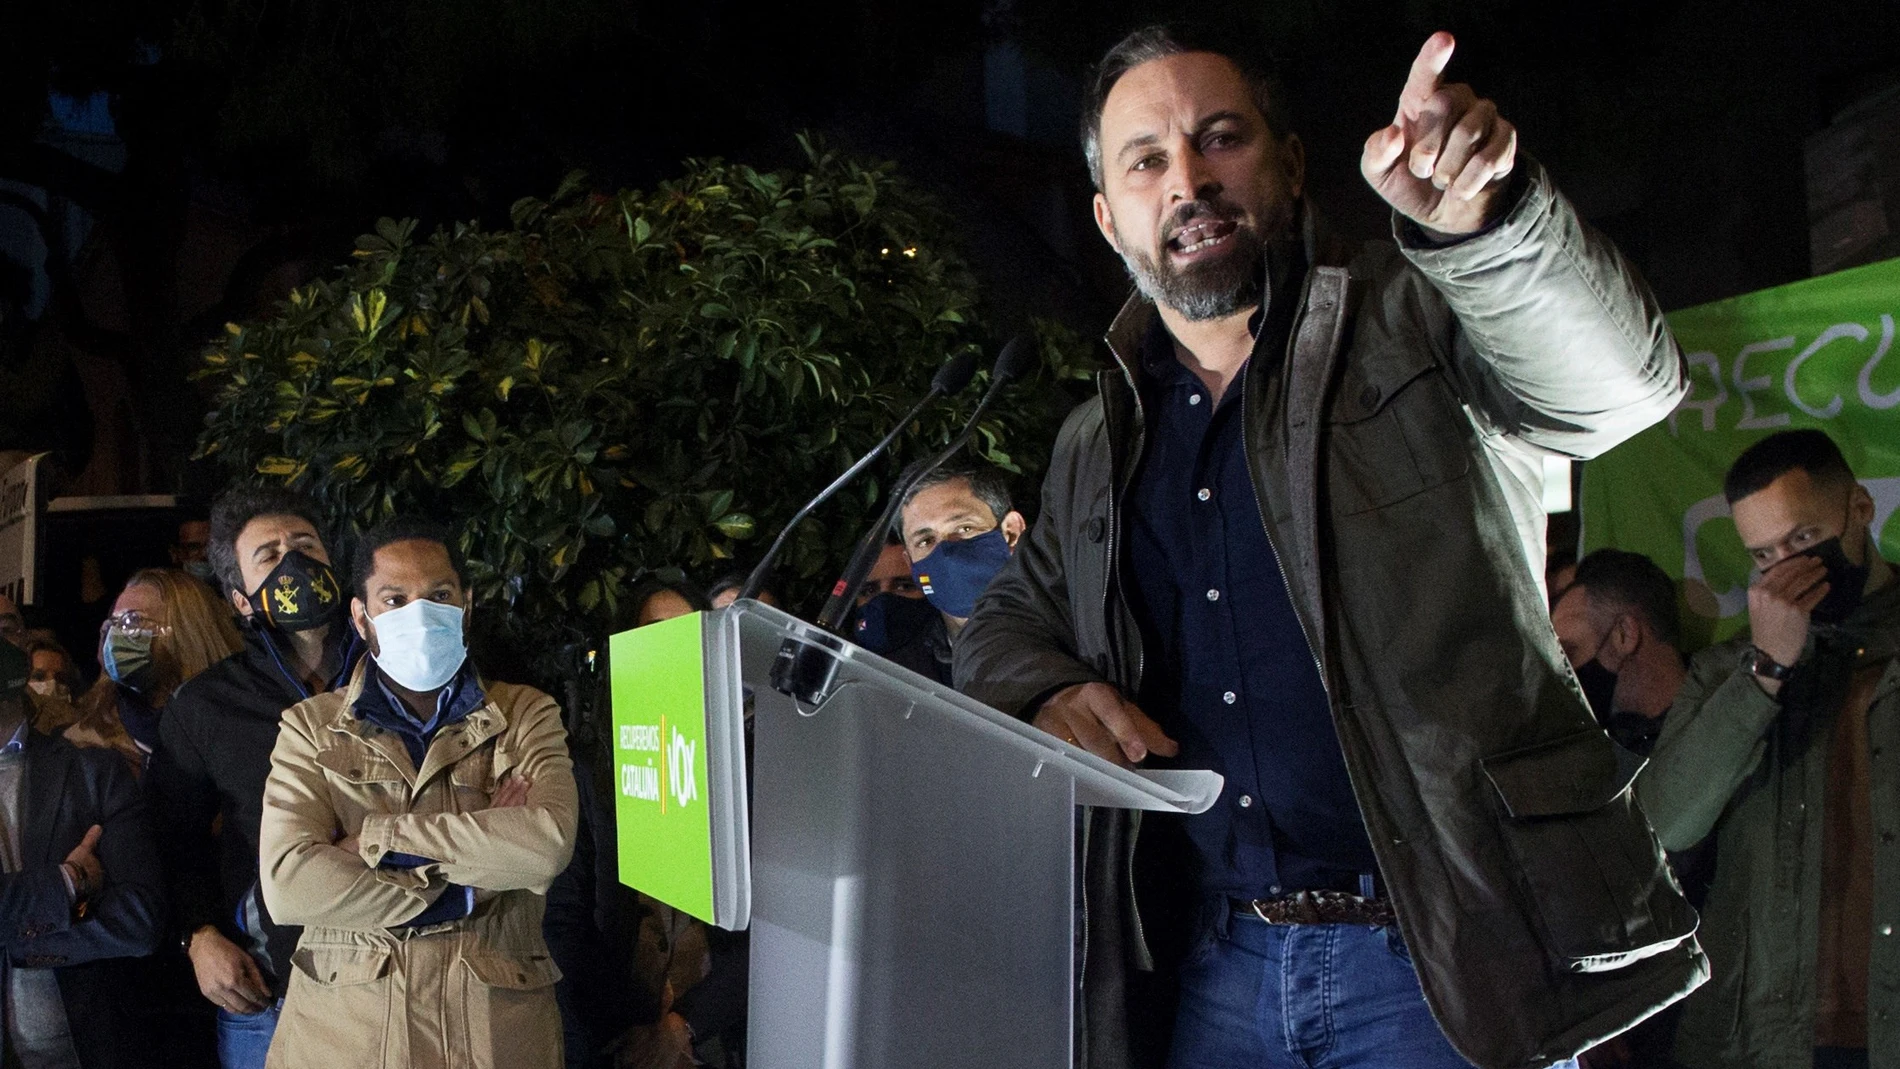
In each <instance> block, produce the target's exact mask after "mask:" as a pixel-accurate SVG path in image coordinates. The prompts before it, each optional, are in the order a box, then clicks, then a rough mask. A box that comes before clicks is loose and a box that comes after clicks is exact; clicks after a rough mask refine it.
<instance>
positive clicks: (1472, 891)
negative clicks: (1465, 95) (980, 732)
mask: <svg viewBox="0 0 1900 1069" xmlns="http://www.w3.org/2000/svg"><path fill="white" fill-rule="evenodd" d="M1519 167H1520V169H1521V171H1520V174H1521V177H1520V179H1519V181H1520V182H1521V188H1522V190H1523V192H1522V195H1521V196H1520V197H1519V199H1518V200H1517V202H1516V203H1515V205H1514V206H1513V207H1512V208H1511V209H1510V211H1509V212H1508V213H1506V215H1505V216H1504V217H1503V218H1502V219H1501V220H1500V221H1499V223H1498V225H1497V226H1496V227H1495V228H1494V229H1492V230H1490V231H1488V232H1486V233H1484V234H1481V235H1478V236H1475V237H1472V238H1470V239H1469V240H1467V241H1463V242H1460V243H1458V244H1455V245H1451V246H1447V247H1442V248H1429V247H1426V246H1424V245H1422V244H1421V243H1420V242H1419V241H1417V240H1414V239H1415V238H1416V235H1413V234H1411V233H1410V232H1409V231H1408V230H1407V229H1406V227H1405V226H1403V225H1402V226H1400V227H1399V236H1400V237H1401V239H1404V240H1406V245H1405V247H1404V248H1403V251H1402V252H1401V250H1399V249H1395V248H1393V247H1392V246H1391V245H1385V244H1378V245H1369V246H1366V247H1364V248H1362V249H1360V250H1358V251H1357V252H1354V251H1352V250H1346V249H1334V248H1328V247H1325V246H1323V245H1322V243H1321V242H1320V240H1319V238H1318V236H1317V235H1316V234H1313V233H1310V232H1309V234H1308V235H1307V241H1308V252H1307V262H1308V263H1311V264H1313V265H1314V266H1313V268H1312V270H1311V271H1309V273H1308V275H1307V279H1306V283H1305V287H1304V292H1303V293H1302V295H1301V298H1300V301H1299V304H1298V306H1297V311H1296V313H1295V320H1294V327H1293V330H1292V339H1291V341H1290V343H1289V344H1288V346H1287V347H1286V350H1285V351H1284V352H1256V353H1255V354H1254V357H1253V359H1252V360H1250V362H1249V366H1248V368H1247V370H1246V372H1245V373H1244V375H1243V377H1242V380H1241V382H1240V389H1241V390H1242V395H1241V402H1242V404H1243V405H1244V406H1245V407H1244V409H1243V414H1244V419H1245V426H1246V430H1245V434H1246V438H1247V449H1248V454H1249V466H1250V474H1251V476H1252V479H1253V484H1254V488H1255V492H1256V496H1257V497H1258V504H1259V506H1260V511H1261V520H1262V522H1263V523H1264V524H1265V525H1266V527H1267V533H1268V536H1269V537H1270V538H1271V539H1272V541H1273V545H1274V547H1275V549H1276V552H1277V553H1278V554H1279V556H1280V563H1281V567H1282V570H1283V573H1284V576H1285V579H1286V583H1287V589H1288V593H1289V595H1290V596H1291V597H1292V599H1293V604H1294V608H1295V610H1296V611H1297V612H1298V614H1299V616H1300V620H1301V625H1302V628H1303V630H1304V631H1305V632H1306V634H1307V635H1308V639H1309V642H1310V644H1311V646H1312V648H1313V650H1314V653H1315V656H1316V658H1317V660H1318V666H1319V668H1320V676H1321V679H1322V680H1323V681H1324V682H1325V684H1326V686H1327V692H1328V694H1329V696H1330V697H1331V699H1332V706H1333V720H1334V725H1335V728H1336V730H1337V731H1338V734H1339V741H1340V747H1341V751H1342V753H1343V754H1344V756H1345V758H1346V766H1347V769H1348V771H1349V772H1350V774H1351V776H1352V782H1353V789H1354V794H1355V796H1356V798H1357V800H1358V802H1359V807H1360V810H1361V815H1362V816H1363V817H1364V818H1365V821H1366V828H1367V830H1368V831H1369V832H1370V833H1371V839H1372V845H1373V849H1374V853H1375V854H1376V856H1377V858H1378V862H1379V869H1380V871H1381V872H1382V873H1383V874H1384V876H1385V878H1386V884H1387V887H1388V889H1389V894H1390V896H1391V899H1392V903H1393V906H1394V908H1395V910H1396V912H1397V914H1398V925H1399V928H1400V929H1401V930H1402V931H1403V934H1404V937H1405V942H1406V945H1407V946H1408V947H1410V948H1411V951H1412V957H1413V960H1414V962H1415V963H1416V966H1417V969H1418V974H1419V980H1420V983H1421V985H1422V987H1423V989H1424V994H1425V999H1426V1001H1427V1002H1428V1003H1429V1004H1430V1006H1431V1009H1432V1012H1433V1013H1434V1015H1435V1016H1436V1018H1437V1020H1438V1023H1439V1025H1440V1026H1441V1027H1442V1028H1443V1030H1444V1032H1445V1034H1446V1036H1447V1037H1448V1038H1449V1039H1450V1040H1451V1042H1452V1044H1453V1045H1454V1046H1455V1047H1457V1049H1458V1050H1459V1052H1460V1053H1461V1054H1463V1055H1464V1056H1465V1057H1466V1058H1468V1059H1470V1060H1471V1061H1472V1062H1474V1063H1475V1064H1477V1065H1480V1066H1484V1067H1486V1069H1518V1067H1529V1066H1544V1065H1549V1064H1550V1063H1551V1062H1553V1061H1555V1060H1558V1059H1561V1058H1566V1057H1569V1056H1571V1055H1573V1054H1575V1053H1577V1052H1578V1051H1580V1050H1582V1049H1585V1048H1587V1047H1589V1046H1591V1045H1593V1044H1595V1043H1597V1042H1599V1041H1601V1040H1602V1039H1604V1038H1605V1037H1608V1036H1611V1035H1615V1034H1617V1033H1619V1032H1621V1031H1623V1030H1625V1029H1627V1028H1628V1027H1630V1026H1631V1025H1632V1024H1634V1023H1636V1022H1637V1021H1639V1020H1641V1019H1643V1018H1644V1017H1646V1016H1648V1015H1649V1014H1651V1013H1653V1012H1654V1011H1655V1010H1657V1009H1659V1008H1661V1007H1662V1006H1664V1005H1667V1004H1668V1003H1670V1002H1672V1001H1674V1000H1676V999H1679V998H1681V997H1682V996H1683V995H1685V994H1687V993H1688V992H1689V991H1690V990H1691V989H1693V988H1694V987H1695V986H1696V985H1698V984H1700V983H1702V982H1703V981H1704V980H1705V979H1707V976H1708V966H1707V962H1706V960H1705V959H1704V958H1703V956H1702V952H1701V950H1700V948H1699V947H1698V946H1697V944H1696V942H1695V940H1694V938H1693V932H1694V930H1695V924H1696V917H1695V914H1694V912H1693V911H1691V910H1690V909H1689V907H1688V905H1687V903H1686V902H1684V901H1683V899H1682V897H1681V894H1680V892H1679V891H1678V890H1677V888H1676V886H1675V882H1674V880H1673V878H1672V877H1671V876H1670V874H1669V871H1668V869H1667V867H1666V865H1665V864H1664V860H1663V855H1662V850H1661V848H1660V846H1659V845H1658V844H1657V842H1656V839H1655V836H1654V835H1652V834H1651V832H1650V830H1649V825H1648V822H1647V821H1646V820H1645V818H1644V817H1643V814H1642V812H1641V811H1640V810H1639V809H1637V808H1636V806H1635V804H1634V802H1633V801H1632V797H1631V794H1632V792H1631V790H1630V784H1631V781H1632V780H1633V779H1634V777H1635V773H1636V768H1637V765H1638V762H1636V761H1634V760H1626V759H1625V758H1626V756H1627V755H1625V754H1624V753H1623V751H1620V750H1619V749H1618V748H1617V747H1616V746H1615V745H1613V744H1612V743H1611V742H1610V740H1609V738H1608V737H1607V736H1606V735H1605V734H1604V733H1603V730H1602V729H1601V728H1600V727H1598V726H1597V724H1596V722H1595V718H1594V717H1593V716H1592V715H1591V714H1590V712H1589V710H1588V709H1587V708H1586V706H1585V704H1584V701H1583V697H1582V694H1581V692H1580V690H1579V689H1578V686H1577V683H1576V681H1575V678H1574V676H1573V674H1572V673H1571V672H1570V671H1569V669H1568V667H1567V664H1566V662H1565V659H1564V656H1563V653H1562V651H1561V650H1560V649H1559V648H1558V646H1557V641H1556V636H1555V635H1554V634H1553V633H1552V632H1551V630H1550V624H1549V616H1548V608H1547V603H1546V601H1545V599H1544V594H1543V591H1542V590H1541V589H1540V586H1539V584H1538V582H1537V578H1536V577H1537V575H1538V574H1540V573H1541V571H1542V559H1541V558H1542V529H1543V514H1542V510H1541V508H1540V507H1539V506H1538V494H1537V491H1538V490H1539V489H1540V488H1541V487H1540V484H1541V477H1539V476H1536V475H1534V474H1532V473H1533V472H1536V471H1539V470H1541V458H1542V456H1543V455H1545V454H1550V453H1556V454H1560V455H1568V456H1572V457H1579V458H1582V457H1589V456H1594V455H1596V454H1597V453H1600V452H1602V451H1603V450H1605V449H1608V448H1609V447H1611V446H1612V445H1615V444H1616V443H1617V442H1619V441H1622V440H1623V439H1625V438H1627V437H1629V436H1630V435H1632V434H1634V433H1636V432H1637V431H1639V430H1641V429H1642V428H1644V427H1646V426H1648V425H1649V424H1651V423H1653V422H1655V421H1656V420H1658V419H1660V418H1661V417H1662V416H1664V415H1666V414H1667V413H1668V412H1669V410H1670V409H1671V408H1672V407H1673V406H1674V405H1675V403H1676V401H1677V400H1678V399H1680V398H1681V397H1682V395H1683V392H1684V388H1685V386H1684V379H1683V373H1682V361H1681V357H1680V354H1679V353H1678V352H1677V349H1676V346H1675V343H1674V341H1673V339H1671V338H1670V336H1669V332H1668V328H1667V326H1666V325H1665V324H1664V322H1663V319H1662V315H1661V313H1660V312H1659V311H1658V310H1657V308H1656V306H1655V303H1654V300H1653V298H1651V297H1650V295H1649V293H1648V291H1647V290H1646V289H1645V288H1644V287H1643V285H1642V284H1641V282H1640V281H1638V280H1637V279H1636V277H1635V276H1634V274H1633V273H1632V272H1631V271H1629V270H1628V268H1627V267H1626V266H1625V265H1624V263H1623V261H1622V259H1621V257H1620V256H1619V255H1618V254H1617V252H1616V251H1615V249H1614V248H1612V247H1611V246H1610V245H1609V244H1608V242H1606V241H1604V240H1603V238H1602V237H1601V236H1599V235H1597V234H1596V233H1595V232H1593V231H1591V230H1589V229H1588V228H1587V227H1585V226H1584V225H1583V224H1582V222H1581V221H1580V220H1579V219H1578V218H1577V216H1576V214H1575V212H1574V211H1573V210H1572V209H1571V207H1570V205H1569V204H1568V202H1566V201H1565V200H1564V199H1563V198H1562V197H1561V196H1560V195H1558V193H1557V191H1556V190H1555V189H1554V188H1553V187H1552V186H1551V185H1550V182H1549V179H1548V178H1547V177H1546V176H1545V175H1544V173H1543V171H1542V169H1541V168H1539V167H1537V166H1536V165H1535V164H1534V163H1532V162H1531V161H1529V160H1520V161H1519ZM1309 218H1310V216H1309ZM1155 314H1156V313H1155V310H1154V308H1153V306H1152V305H1150V304H1148V303H1147V302H1146V301H1143V300H1141V299H1140V298H1136V299H1133V300H1131V301H1130V302H1129V305H1128V307H1127V308H1126V309H1125V310H1124V312H1123V314H1122V315H1121V317H1120V318H1118V319H1117V321H1116V323H1115V325H1114V326H1113V327H1112V328H1111V331H1110V337H1109V343H1110V348H1111V350H1113V351H1114V352H1115V353H1116V354H1117V357H1118V359H1119V360H1120V362H1121V367H1120V368H1119V369H1117V370H1113V371H1108V372H1105V373H1103V374H1102V375H1101V376H1100V379H1099V386H1100V388H1101V398H1100V400H1098V401H1094V402H1091V403H1089V404H1087V405H1085V406H1083V407H1082V408H1080V409H1078V410H1077V411H1076V413H1075V414H1074V415H1072V416H1071V417H1070V419H1069V421H1068V423H1067V424H1066V425H1065V426H1064V427H1063V430H1062V433H1061V435H1060V436H1059V437H1058V438H1057V440H1056V446H1055V451H1054V456H1053V459H1052V461H1051V463H1050V466H1049V473H1048V475H1047V477H1046V478H1045V479H1044V481H1043V490H1042V511H1041V515H1040V516H1039V517H1038V518H1037V521H1036V525H1035V527H1034V528H1033V529H1031V531H1030V532H1029V533H1028V534H1027V535H1025V536H1024V537H1023V539H1022V540H1021V542H1020V543H1019V544H1018V545H1017V549H1016V553H1015V555H1013V556H1012V557H1011V558H1010V561H1009V564H1008V565H1007V566H1006V567H1004V569H1003V572H1002V574H1001V575H1000V576H998V577H997V579H996V580H995V582H993V583H991V584H990V586H989V589H988V590H987V591H986V592H985V593H984V594H983V596H982V597H981V598H980V599H979V600H978V601H977V605H976V612H975V614H974V615H973V616H972V617H971V620H970V622H969V624H968V625H967V626H966V627H965V629H964V631H963V634H962V635H961V637H960V638H959V639H958V642H957V650H956V675H957V681H958V683H959V684H960V685H961V686H960V689H961V690H963V692H964V693H966V694H968V695H970V696H971V697H974V698H976V699H978V700H979V701H983V702H985V703H987V704H989V705H991V706H994V707H996V708H998V709H1005V710H1009V711H1011V712H1016V713H1019V714H1021V715H1024V716H1030V715H1033V714H1034V712H1035V710H1036V707H1037V705H1038V704H1039V702H1040V700H1041V699H1042V698H1044V697H1046V696H1047V695H1049V694H1052V693H1054V692H1055V691H1056V690H1058V689H1060V688H1061V687H1063V686H1065V685H1069V684H1074V683H1083V682H1091V681H1096V682H1105V683H1109V684H1112V685H1115V686H1117V687H1119V688H1121V690H1122V691H1123V692H1124V693H1126V694H1130V695H1133V694H1138V693H1140V690H1141V676H1142V669H1143V653H1142V642H1141V635H1140V632H1139V629H1138V628H1137V627H1136V626H1135V620H1134V617H1133V614H1132V613H1131V612H1130V611H1129V610H1128V608H1127V606H1126V600H1125V597H1124V596H1123V595H1122V590H1123V589H1124V584H1123V583H1122V581H1121V579H1120V578H1119V577H1118V576H1117V574H1116V573H1117V568H1118V566H1119V565H1120V564H1121V559H1120V557H1119V556H1118V555H1117V549H1116V544H1117V542H1118V540H1119V535H1120V531H1119V513H1120V511H1121V507H1122V500H1121V496H1122V494H1123V493H1124V492H1125V490H1126V487H1127V484H1128V479H1129V478H1130V475H1131V473H1132V472H1133V471H1134V470H1135V468H1136V467H1137V466H1138V465H1139V462H1140V453H1141V448H1142V436H1143V431H1144V427H1145V420H1144V419H1143V417H1142V413H1141V410H1140V401H1139V394H1138V392H1137V389H1136V383H1137V377H1138V376H1139V375H1140V373H1141V369H1140V367H1139V365H1138V362H1136V361H1133V360H1131V359H1130V357H1131V356H1132V354H1133V353H1134V352H1135V345H1136V343H1137V341H1138V339H1140V338H1141V337H1142V336H1143V335H1144V334H1145V333H1146V331H1147V329H1148V327H1149V324H1150V323H1151V322H1152V321H1153V318H1154V316H1155ZM1263 337H1264V334H1263ZM1137 816H1138V814H1137ZM1135 826H1138V825H1133V821H1132V820H1131V819H1128V818H1126V817H1124V816H1123V815H1121V814H1117V813H1115V812H1112V811H1111V812H1106V813H1104V812H1099V811H1098V812H1095V813H1093V814H1092V815H1091V816H1090V818H1089V820H1088V823H1087V824H1085V827H1084V830H1083V844H1084V845H1083V850H1084V853H1085V855H1086V860H1085V880H1084V882H1085V886H1086V895H1087V897H1086V899H1085V902H1084V913H1083V917H1084V924H1083V927H1084V954H1085V956H1084V960H1083V962H1082V966H1081V969H1080V973H1081V976H1082V984H1083V990H1082V992H1081V996H1082V997H1081V999H1080V1002H1079V1005H1078V1015H1079V1016H1081V1017H1082V1018H1083V1020H1084V1022H1085V1030H1084V1031H1083V1032H1082V1033H1081V1036H1080V1039H1081V1040H1082V1046H1081V1053H1082V1059H1081V1060H1082V1063H1083V1064H1085V1065H1088V1066H1090V1067H1095V1069H1106V1067H1117V1066H1123V1065H1126V1064H1128V1056H1127V1054H1126V1050H1127V1048H1128V1045H1129V1043H1130V1040H1131V1037H1129V1036H1128V1035H1127V1034H1126V1033H1125V1032H1122V1031H1121V1030H1120V1025H1121V1022H1122V1021H1123V1020H1124V1019H1125V1018H1124V1016H1123V1014H1122V1013H1121V1012H1120V1011H1121V1007H1120V1006H1119V1005H1118V1003H1119V1000H1120V999H1121V997H1122V989H1121V985H1122V984H1123V983H1124V982H1125V980H1126V975H1125V974H1124V972H1123V968H1124V965H1125V964H1128V963H1133V964H1143V963H1144V961H1143V959H1144V958H1145V957H1146V954H1145V947H1144V939H1143V934H1142V929H1141V927H1140V924H1139V921H1140V918H1139V916H1138V915H1136V914H1135V913H1134V912H1133V910H1132V909H1131V908H1129V907H1130V903H1129V892H1128V888H1129V886H1130V882H1129V877H1130V874H1131V871H1132V870H1131V869H1130V868H1129V861H1128V859H1129V858H1130V857H1131V856H1132V853H1133V847H1134V834H1133V830H1134V827H1135Z"/></svg>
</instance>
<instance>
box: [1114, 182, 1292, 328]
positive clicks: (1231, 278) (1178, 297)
mask: <svg viewBox="0 0 1900 1069" xmlns="http://www.w3.org/2000/svg"><path fill="white" fill-rule="evenodd" d="M1202 216H1214V217H1217V218H1224V219H1233V218H1234V216H1233V215H1232V214H1229V213H1225V212H1221V211H1220V210H1218V209H1217V208H1216V207H1214V206H1211V205H1207V204H1205V203H1204V202H1195V204H1194V205H1193V206H1191V207H1189V208H1188V210H1187V211H1186V212H1185V213H1183V214H1180V215H1177V217H1176V218H1175V219H1173V220H1171V221H1170V225H1169V226H1168V227H1166V228H1164V231H1163V232H1164V233H1165V232H1166V231H1167V230H1172V229H1175V228H1176V227H1177V226H1180V225H1184V224H1186V223H1187V222H1189V221H1191V220H1193V219H1196V218H1200V217H1202ZM1235 221H1236V222H1237V223H1239V225H1237V226H1236V227H1235V228H1234V232H1233V234H1232V237H1231V240H1232V242H1233V248H1231V249H1229V250H1227V255H1225V256H1222V257H1219V258H1217V259H1214V260H1211V261H1209V262H1207V263H1201V264H1194V265H1191V266H1189V267H1188V268H1186V269H1185V270H1181V269H1177V268H1176V267H1175V266H1174V263H1173V261H1172V260H1170V259H1169V258H1168V255H1167V252H1168V250H1167V243H1166V240H1165V239H1164V240H1163V241H1162V243H1161V249H1160V255H1159V256H1158V257H1157V256H1155V255H1152V254H1149V253H1145V252H1139V251H1136V250H1135V249H1134V247H1133V246H1131V245H1130V244H1129V243H1127V242H1125V241H1123V240H1122V238H1121V232H1120V231H1119V230H1117V231H1116V233H1115V241H1116V244H1118V245H1119V246H1121V249H1122V254H1121V257H1122V265H1123V266H1124V267H1126V268H1127V269H1128V276H1129V277H1130V278H1132V279H1134V282H1135V288H1136V289H1137V290H1139V291H1141V295H1142V296H1143V297H1146V298H1148V299H1149V300H1151V301H1153V302H1155V303H1156V304H1159V305H1164V306H1166V307H1168V308H1172V309H1174V310H1175V311H1176V312H1178V313H1180V315H1181V318H1183V319H1185V320H1187V321H1188V322H1190V323H1199V322H1202V321H1204V320H1209V319H1221V318H1224V317H1226V316H1230V315H1233V314H1234V313H1235V312H1238V311H1241V310H1242V309H1252V308H1256V307H1258V306H1259V304H1260V292H1261V290H1260V286H1261V275H1262V273H1263V272H1264V270H1265V266H1264V264H1263V263H1262V258H1263V256H1264V255H1265V249H1266V245H1265V243H1264V242H1262V241H1261V239H1260V235H1259V234H1258V233H1257V232H1256V231H1255V230H1254V229H1253V228H1252V227H1250V226H1248V225H1247V224H1246V223H1244V222H1241V221H1239V220H1237V219H1236V220H1235Z"/></svg>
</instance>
